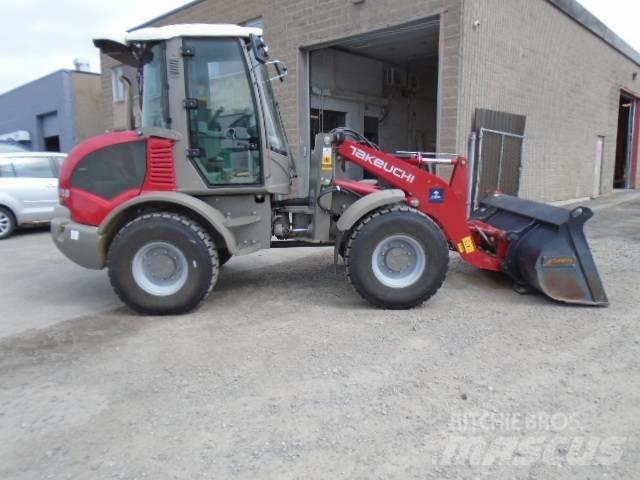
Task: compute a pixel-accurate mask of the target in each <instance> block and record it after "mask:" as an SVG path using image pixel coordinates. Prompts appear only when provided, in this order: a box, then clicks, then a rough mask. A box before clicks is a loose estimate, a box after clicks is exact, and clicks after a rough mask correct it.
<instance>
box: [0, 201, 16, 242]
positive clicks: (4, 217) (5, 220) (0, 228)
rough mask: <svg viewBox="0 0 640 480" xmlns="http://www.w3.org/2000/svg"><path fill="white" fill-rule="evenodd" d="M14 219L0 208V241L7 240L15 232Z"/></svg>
mask: <svg viewBox="0 0 640 480" xmlns="http://www.w3.org/2000/svg"><path fill="white" fill-rule="evenodd" d="M16 226H17V225H16V217H15V216H14V215H13V212H12V211H11V210H9V209H8V208H5V207H0V240H4V239H5V238H9V237H10V236H11V235H13V232H15V231H16Z"/></svg>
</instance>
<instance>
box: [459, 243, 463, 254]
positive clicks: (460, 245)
mask: <svg viewBox="0 0 640 480" xmlns="http://www.w3.org/2000/svg"><path fill="white" fill-rule="evenodd" d="M458 251H459V252H460V253H464V245H462V243H459V244H458Z"/></svg>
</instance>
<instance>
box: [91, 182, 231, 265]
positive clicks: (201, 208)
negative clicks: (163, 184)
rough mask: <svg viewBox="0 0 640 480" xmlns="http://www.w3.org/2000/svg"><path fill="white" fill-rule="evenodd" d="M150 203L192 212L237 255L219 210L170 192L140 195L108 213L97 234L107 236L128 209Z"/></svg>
mask: <svg viewBox="0 0 640 480" xmlns="http://www.w3.org/2000/svg"><path fill="white" fill-rule="evenodd" d="M150 203H165V204H169V205H176V206H179V207H182V208H184V209H187V210H189V211H191V212H194V213H195V214H196V215H198V216H199V217H200V218H202V219H203V220H204V221H205V222H207V223H208V224H209V226H211V227H212V228H213V229H214V230H215V231H216V232H217V233H218V234H219V235H220V236H221V237H222V239H223V240H224V242H225V244H226V245H225V246H226V248H227V250H229V252H230V253H231V254H232V255H235V254H236V253H238V244H237V242H236V238H235V236H234V235H233V233H232V232H231V230H229V228H227V226H226V218H225V217H224V215H222V213H221V212H220V211H219V210H217V209H216V208H214V207H212V206H211V205H209V204H207V203H205V202H203V201H202V200H200V199H198V198H196V197H192V196H190V195H186V194H184V193H179V192H172V191H166V192H149V193H142V194H141V195H139V196H137V197H135V198H132V199H131V200H129V201H127V202H125V203H123V204H122V205H120V206H118V208H116V209H114V210H113V211H112V212H111V213H109V215H107V217H106V218H105V219H104V220H103V221H102V223H101V224H100V226H99V227H98V234H99V235H106V234H108V233H109V232H110V230H111V229H112V228H113V226H114V225H115V224H117V222H118V220H119V219H120V218H121V216H122V215H123V214H124V213H125V212H126V211H128V210H129V209H131V208H135V207H140V206H143V205H145V204H150Z"/></svg>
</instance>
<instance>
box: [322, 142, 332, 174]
mask: <svg viewBox="0 0 640 480" xmlns="http://www.w3.org/2000/svg"><path fill="white" fill-rule="evenodd" d="M332 170H333V151H332V150H331V147H324V148H323V149H322V171H323V172H331V171H332Z"/></svg>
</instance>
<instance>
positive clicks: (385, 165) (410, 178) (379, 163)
mask: <svg viewBox="0 0 640 480" xmlns="http://www.w3.org/2000/svg"><path fill="white" fill-rule="evenodd" d="M349 146H350V147H351V153H352V154H353V156H354V157H356V158H359V159H360V160H362V161H364V162H367V163H369V164H371V165H373V166H374V167H376V168H379V169H381V170H384V171H385V172H387V173H390V174H391V175H393V176H394V177H397V178H399V179H400V180H404V181H405V182H409V183H413V182H415V181H416V176H415V175H412V174H410V173H408V172H406V171H404V170H403V169H402V168H400V167H396V166H395V165H391V164H390V163H389V162H386V161H384V160H382V159H381V158H378V157H375V156H373V155H371V154H370V153H367V152H365V151H364V150H360V149H359V148H358V147H356V146H355V145H349Z"/></svg>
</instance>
